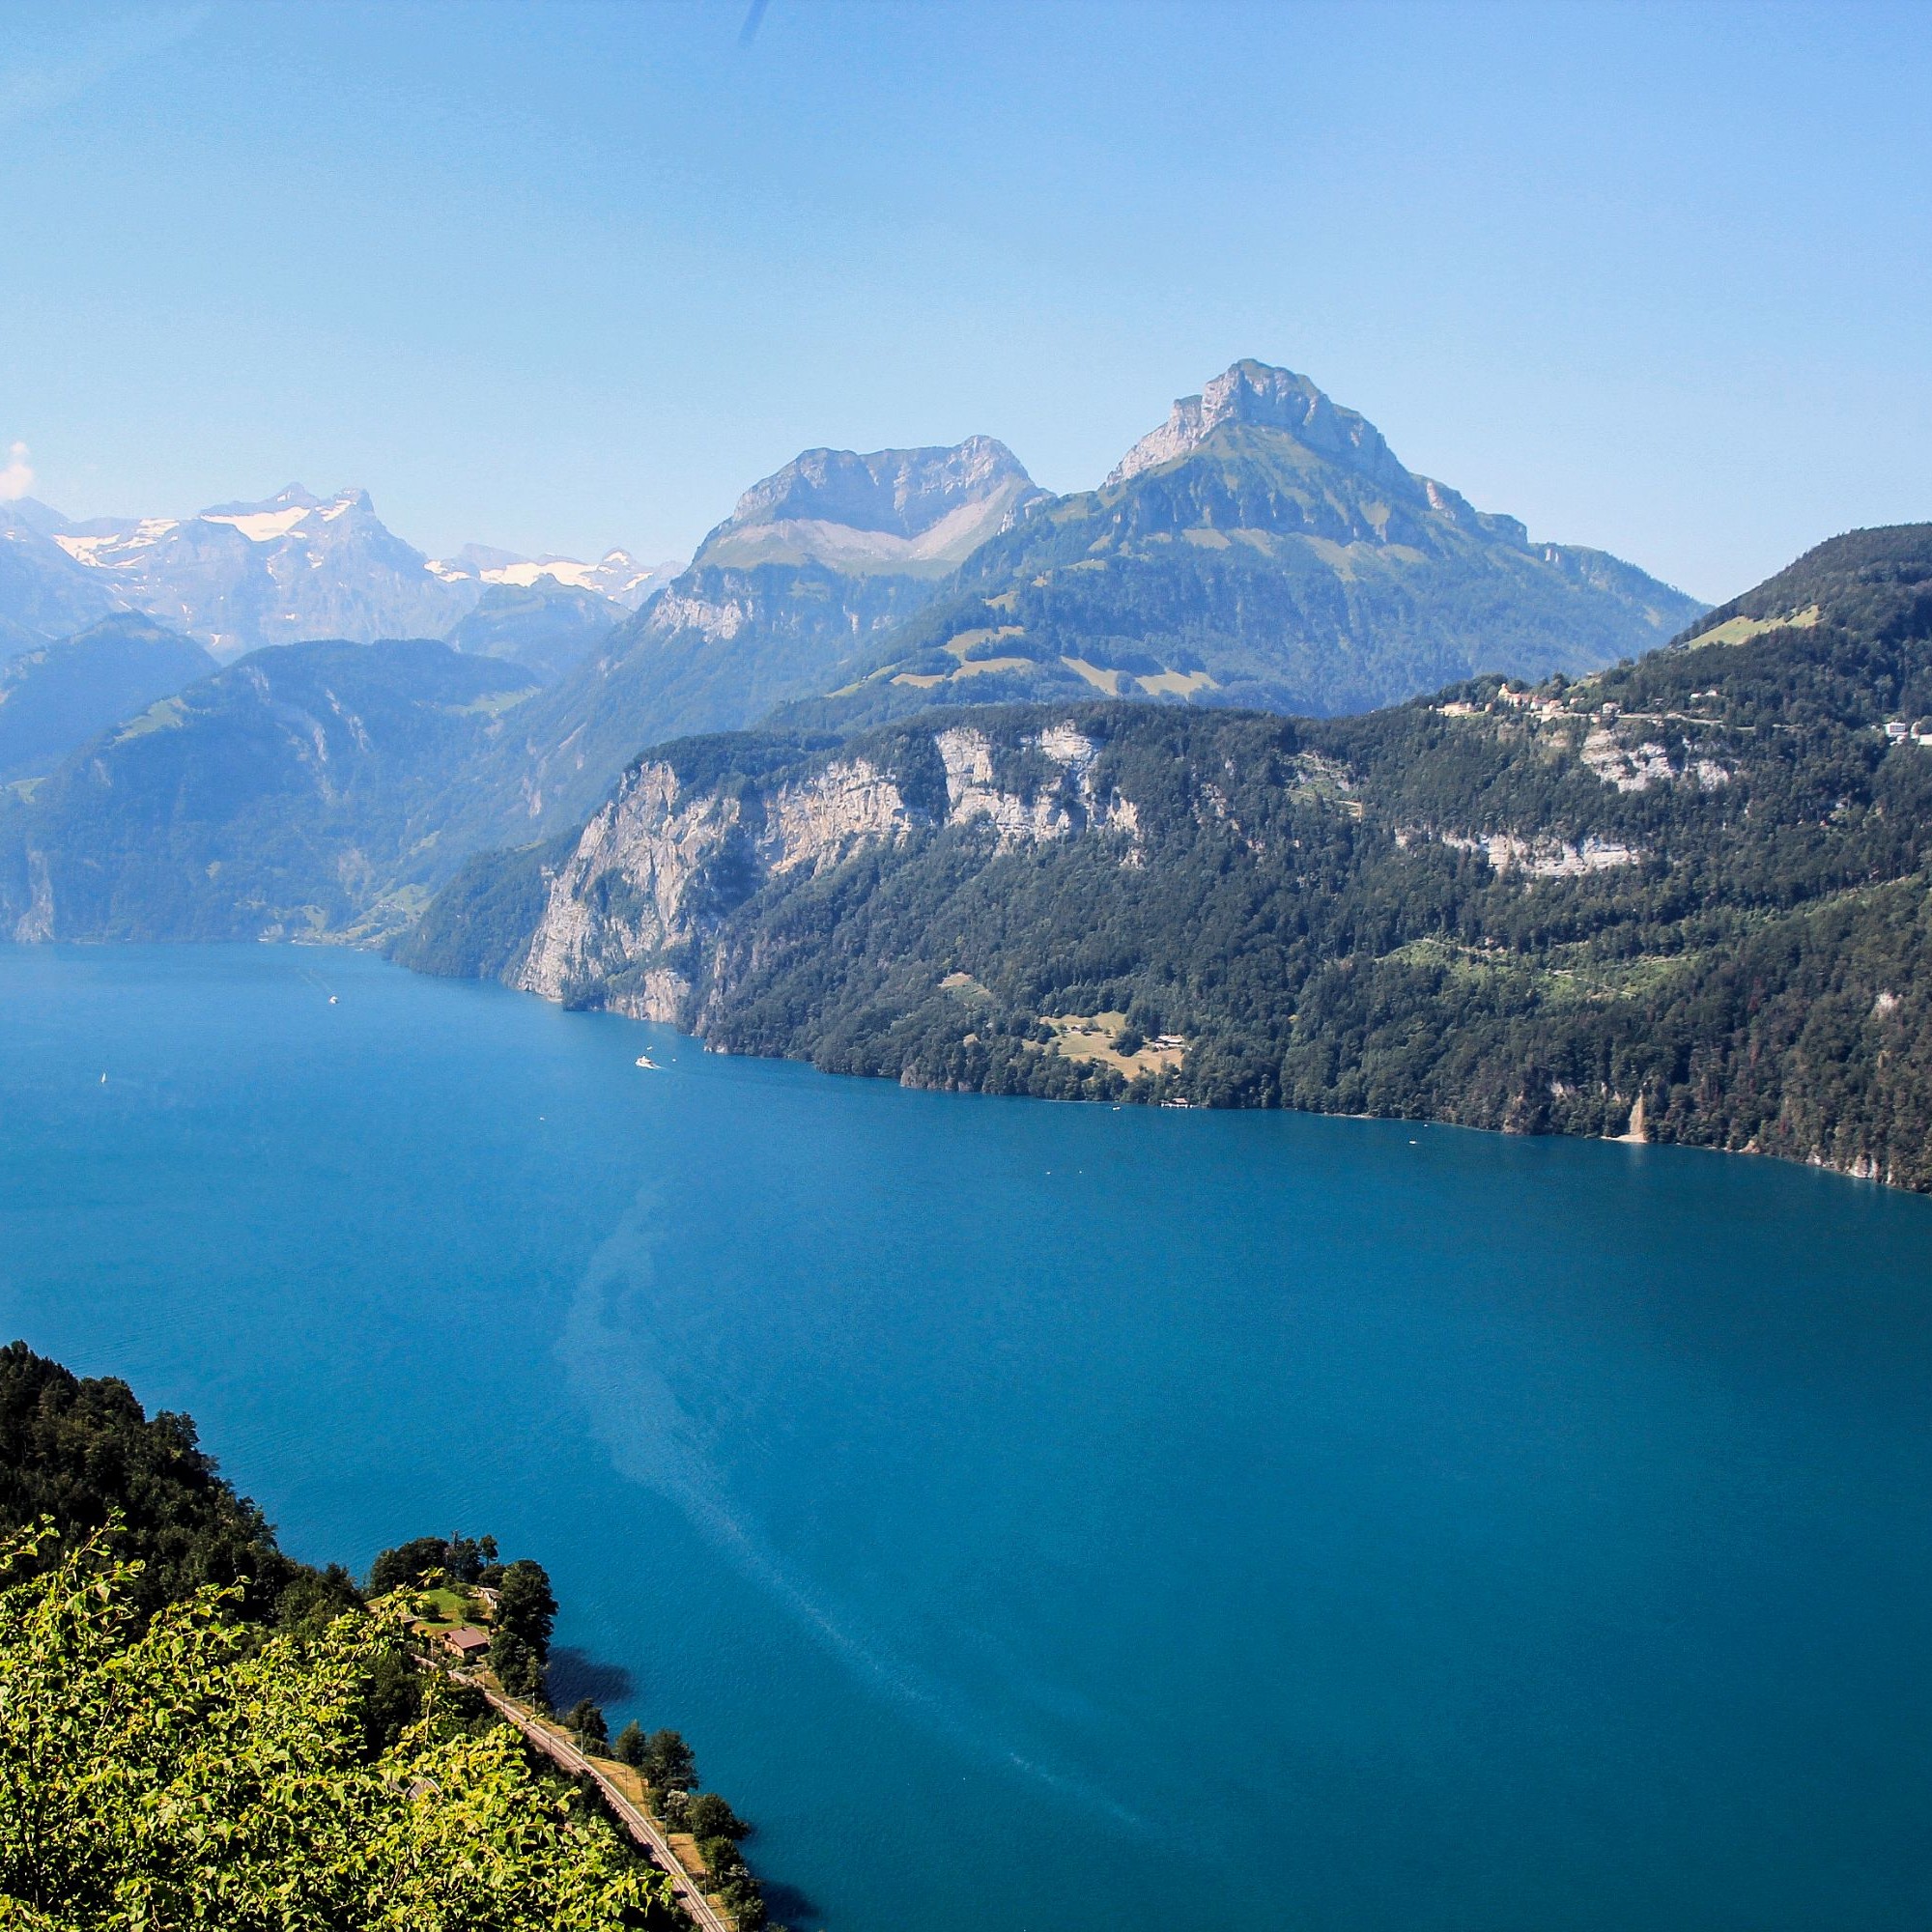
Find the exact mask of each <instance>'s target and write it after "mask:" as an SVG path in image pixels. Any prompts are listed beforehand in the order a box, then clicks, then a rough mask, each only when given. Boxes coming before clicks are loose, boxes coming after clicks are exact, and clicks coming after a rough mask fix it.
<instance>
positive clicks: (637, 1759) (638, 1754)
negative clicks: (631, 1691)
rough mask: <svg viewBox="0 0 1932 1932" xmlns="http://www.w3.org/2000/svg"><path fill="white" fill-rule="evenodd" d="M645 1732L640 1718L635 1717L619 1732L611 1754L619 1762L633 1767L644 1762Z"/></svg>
mask: <svg viewBox="0 0 1932 1932" xmlns="http://www.w3.org/2000/svg"><path fill="white" fill-rule="evenodd" d="M644 1744H645V1741H644V1733H643V1729H642V1727H641V1726H640V1725H639V1722H638V1720H637V1719H635V1718H633V1719H631V1721H630V1722H629V1723H628V1724H626V1725H625V1726H624V1728H623V1729H622V1730H621V1731H619V1732H618V1733H617V1742H616V1743H615V1744H614V1745H612V1746H611V1756H612V1757H614V1758H615V1759H616V1760H617V1762H618V1763H619V1764H628V1765H630V1766H631V1767H632V1768H633V1769H636V1768H637V1767H639V1766H640V1765H642V1763H643V1762H644Z"/></svg>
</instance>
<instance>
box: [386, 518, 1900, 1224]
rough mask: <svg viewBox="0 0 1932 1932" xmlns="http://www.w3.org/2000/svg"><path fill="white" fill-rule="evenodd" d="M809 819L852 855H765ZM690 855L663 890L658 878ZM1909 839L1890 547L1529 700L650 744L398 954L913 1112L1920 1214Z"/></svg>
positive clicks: (1477, 693) (442, 906)
mask: <svg viewBox="0 0 1932 1932" xmlns="http://www.w3.org/2000/svg"><path fill="white" fill-rule="evenodd" d="M962 731H964V732H966V734H967V735H966V736H964V737H962V736H961V735H960V733H961V732H962ZM880 780H885V781H890V785H891V787H892V790H891V798H892V800H893V801H894V803H893V804H892V806H891V807H890V809H888V808H887V807H886V806H885V805H883V804H882V803H881V801H882V799H883V798H884V797H885V794H884V792H883V791H882V789H881V786H880V784H879V782H878V781H880ZM834 798H840V799H844V800H847V801H848V802H849V803H848V805H847V806H846V807H845V808H843V809H846V810H861V808H863V810H866V811H869V812H871V813H872V814H873V817H872V819H871V820H869V821H867V823H865V824H860V823H858V821H856V820H855V821H854V824H853V826H852V827H850V828H848V836H841V837H839V838H834V839H831V840H830V841H829V842H828V841H823V840H822V841H821V843H820V844H819V845H818V846H817V847H815V848H813V847H809V846H805V845H799V844H797V843H796V842H795V839H794V833H793V831H791V830H788V829H787V828H788V827H793V826H795V824H796V823H797V822H798V817H799V810H800V809H801V808H802V804H803V802H805V801H808V800H810V801H813V802H815V803H814V806H813V809H814V810H818V809H820V808H821V807H822V806H824V804H825V802H826V801H827V800H830V799H834ZM882 813H883V814H884V815H883V816H881V815H880V814H882ZM700 825H702V826H708V827H710V828H711V830H710V831H709V832H707V833H706V834H705V837H706V838H709V840H710V842H709V844H708V845H703V844H701V843H700V844H699V845H696V846H694V845H687V846H685V847H682V848H680V849H682V850H684V851H685V852H686V855H687V858H691V855H692V854H694V853H695V854H696V858H691V864H690V866H689V867H688V876H686V877H684V878H683V880H682V883H681V884H679V885H677V887H676V890H675V891H672V890H671V888H670V887H669V886H668V885H667V883H666V880H667V877H668V874H667V873H666V872H665V871H664V870H663V868H662V867H661V866H660V865H659V864H658V861H659V859H660V858H661V857H662V854H663V851H664V850H666V849H668V848H667V847H664V846H663V845H662V844H661V842H658V843H654V841H661V839H662V838H664V837H668V836H669V835H670V833H671V832H673V831H676V832H677V833H678V834H679V835H680V836H682V835H684V834H691V833H695V832H696V830H697V829H698V828H699V827H700ZM868 827H869V829H868ZM1928 835H1932V526H1925V525H1916V526H1903V527H1899V528H1894V529H1886V530H1870V531H1859V532H1854V533H1853V534H1851V535H1849V536H1845V537H1841V538H1837V539H1834V540H1833V541H1832V542H1830V543H1827V544H1823V545H1821V546H1819V547H1818V548H1817V549H1816V550H1814V551H1812V552H1811V553H1809V554H1807V555H1805V556H1804V557H1803V558H1801V559H1800V560H1799V561H1798V562H1797V563H1795V564H1794V565H1792V566H1791V568H1790V569H1788V570H1786V571H1783V572H1780V573H1779V574H1778V575H1777V576H1776V577H1775V578H1773V579H1771V580H1770V581H1769V582H1766V583H1765V584H1763V585H1760V586H1759V587H1758V588H1757V589H1756V590H1754V591H1752V592H1750V593H1748V594H1747V596H1745V597H1743V598H1740V599H1738V600H1736V602H1735V603H1733V604H1731V605H1727V606H1725V607H1724V608H1723V609H1722V610H1720V611H1714V612H1712V613H1711V614H1710V615H1709V616H1708V617H1707V618H1705V619H1703V620H1702V621H1701V622H1700V623H1699V624H1698V625H1697V626H1696V627H1695V628H1694V629H1693V631H1692V632H1691V633H1690V634H1689V635H1687V636H1686V637H1685V638H1683V639H1680V640H1679V641H1677V642H1676V643H1675V644H1673V645H1672V646H1671V647H1670V648H1667V649H1663V650H1660V651H1657V652H1654V653H1652V654H1651V655H1649V656H1647V657H1645V658H1642V659H1640V660H1638V661H1636V662H1635V663H1631V664H1624V665H1620V666H1618V667H1616V668H1612V669H1608V670H1605V671H1602V672H1598V673H1596V674H1593V675H1591V676H1588V677H1584V678H1579V679H1571V678H1566V677H1563V676H1561V675H1559V676H1556V677H1553V678H1551V679H1549V680H1548V681H1547V682H1545V683H1544V684H1542V685H1540V686H1537V687H1535V688H1533V689H1531V688H1526V687H1523V686H1520V685H1515V684H1511V683H1509V682H1508V681H1506V680H1503V679H1499V678H1494V677H1488V678H1481V679H1477V680H1473V681H1470V682H1467V683H1465V684H1463V685H1460V686H1455V687H1452V688H1450V689H1448V690H1446V691H1444V692H1443V693H1441V694H1439V695H1438V696H1436V697H1435V698H1434V699H1429V700H1417V701H1413V702H1409V703H1406V704H1403V705H1400V706H1397V707H1395V708H1393V709H1390V710H1385V711H1380V712H1377V713H1373V714H1371V715H1369V716H1366V717H1359V718H1350V719H1334V720H1325V721H1315V720H1293V721H1291V720H1285V719H1281V718H1274V717H1264V716H1259V715H1255V714H1252V713H1236V712H1226V711H1208V710H1198V709H1190V710H1185V711H1182V710H1179V709H1172V708H1163V709H1153V708H1151V707H1146V706H1135V705H1120V704H1101V703H1093V704H1086V705H1079V706H1067V705H1054V706H1050V707H1032V708H1015V709H995V710H990V711H976V712H973V713H970V714H952V715H951V716H946V717H941V718H938V719H932V720H922V721H919V722H917V723H909V724H906V725H895V726H891V727H887V728H884V729H881V730H878V731H874V732H871V733H869V734H860V735H858V736H856V737H853V738H850V739H847V740H844V741H833V740H827V739H823V738H820V739H813V738H811V737H810V736H802V735H799V734H796V733H794V734H790V735H785V734H762V735H760V734H750V735H743V736H738V737H729V738H722V739H709V740H695V741H687V742H684V743H681V744H677V745H673V746H670V747H668V748H666V749H665V750H664V751H662V752H660V753H653V754H651V755H650V756H649V757H647V758H646V759H645V760H643V761H641V762H640V764H639V766H638V767H636V768H634V770H633V772H632V773H631V774H630V775H629V776H628V777H627V779H626V780H625V781H624V784H623V785H622V786H621V787H620V788H619V791H618V793H617V795H616V797H615V799H614V800H613V802H612V804H611V806H610V807H608V808H607V809H606V810H605V811H604V812H603V813H601V814H599V816H598V817H597V818H596V819H594V820H593V821H592V826H591V828H590V834H589V835H587V836H586V838H585V839H584V840H582V842H581V843H580V845H579V846H578V847H577V848H575V849H574V850H573V849H572V847H571V846H570V844H569V842H568V841H563V842H561V843H555V844H552V845H549V846H538V847H529V848H526V849H524V850H522V851H519V852H513V853H510V854H506V855H504V856H502V857H500V858H497V859H494V860H488V861H478V862H475V863H474V864H472V866H471V867H469V869H468V870H467V871H466V872H464V873H463V874H462V875H460V876H459V878H458V879H457V880H456V881H455V883H453V884H452V885H451V886H450V887H449V888H447V889H446V890H445V891H444V893H443V894H442V895H441V896H440V898H439V899H438V901H437V902H436V903H435V904H434V905H433V906H432V907H431V909H430V911H429V913H428V914H427V915H426V917H425V918H424V920H423V921H422V923H420V925H419V926H418V927H417V929H416V930H415V931H414V933H412V935H411V937H410V938H409V939H408V940H407V941H406V942H405V945H404V947H403V949H402V952H403V956H404V957H405V958H406V959H408V960H409V961H410V962H411V963H412V964H415V965H418V966H420V967H423V968H425V969H428V970H433V971H445V972H461V973H471V974H492V975H497V976H500V977H503V978H505V979H506V980H510V981H511V982H512V983H516V984H522V985H526V986H529V987H531V988H532V989H534V990H540V991H546V992H548V993H550V994H551V995H552V996H553V997H558V998H562V999H564V1000H565V1001H567V1002H573V1003H577V1004H584V1005H607V1006H611V1007H613V1008H616V1009H619V1010H626V1011H634V1012H645V1013H649V1014H651V1015H652V1016H655V1017H667V1018H674V1019H676V1020H677V1021H678V1022H679V1023H681V1024H683V1025H685V1026H687V1027H690V1028H693V1029H695V1030H696V1031H698V1032H700V1033H701V1034H702V1035H703V1037H705V1038H706V1039H707V1040H708V1041H710V1042H712V1043H714V1044H716V1045H718V1046H720V1047H724V1048H728V1049H729V1050H732V1051H736V1052H754V1053H769V1054H786V1055H794V1056H798V1057H802V1058H808V1059H810V1060H811V1061H813V1062H814V1063H815V1064H816V1065H820V1066H824V1067H827V1068H829V1069H833V1070H838V1071H846V1072H855V1073H867V1074H878V1075H885V1076H888V1077H892V1078H896V1079H899V1080H902V1081H905V1082H908V1083H911V1084H918V1085H932V1086H948V1087H955V1088H962V1089H973V1090H978V1091H981V1092H987V1093H1021V1094H1044V1095H1057V1096H1067V1097H1072V1096H1091V1097H1100V1096H1105V1095H1110V1094H1112V1095H1125V1096H1127V1097H1131V1098H1137V1099H1145V1100H1151V1101H1167V1102H1184V1103H1187V1104H1193V1105H1217V1106H1274V1105H1285V1106H1294V1107H1301V1108H1308V1109H1314V1110H1318V1111H1333V1112H1346V1113H1370V1114H1382V1115H1394V1116H1399V1117H1406V1118H1413V1119H1422V1118H1430V1119H1436V1120H1443V1121H1450V1122H1461V1123H1463V1124H1469V1125H1477V1126H1485V1127H1496V1128H1504V1129H1507V1130H1511V1131H1521V1132H1547V1131H1559V1132H1572V1133H1585V1134H1599V1135H1601V1134H1625V1133H1630V1134H1634V1135H1637V1136H1641V1137H1644V1138H1649V1139H1653V1140H1669V1141H1677V1142H1682V1143H1686V1144H1690V1145H1698V1146H1708V1147H1719V1148H1729V1149H1736V1150H1745V1151H1763V1152H1769V1153H1776V1154H1781V1155H1785V1156H1788V1157H1791V1158H1797V1159H1804V1160H1812V1161H1819V1162H1823V1163H1827V1164H1830V1165H1832V1166H1834V1167H1838V1168H1840V1169H1843V1170H1846V1171H1849V1172H1854V1173H1859V1174H1866V1175H1871V1176H1874V1177H1877V1178H1881V1179H1888V1180H1890V1181H1892V1182H1894V1183H1896V1184H1899V1185H1904V1186H1909V1187H1915V1188H1920V1189H1924V1188H1928V1187H1932V908H1929V906H1928V888H1932V872H1928V870H1927V858H1928V852H1927V840H1928ZM788 839H794V842H793V843H786V842H785V841H786V840H788ZM566 933H567V934H568V937H566ZM1075 1022H1079V1023H1080V1024H1075Z"/></svg>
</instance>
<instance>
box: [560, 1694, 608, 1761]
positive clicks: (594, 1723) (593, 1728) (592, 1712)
mask: <svg viewBox="0 0 1932 1932" xmlns="http://www.w3.org/2000/svg"><path fill="white" fill-rule="evenodd" d="M563 1727H564V1729H565V1730H567V1731H568V1732H569V1733H570V1734H571V1736H572V1737H574V1738H575V1739H576V1740H577V1742H578V1744H579V1745H580V1746H581V1747H582V1748H584V1749H586V1750H588V1749H590V1748H592V1747H595V1746H598V1745H603V1744H608V1743H609V1742H610V1739H611V1731H610V1727H609V1726H608V1725H607V1724H606V1723H605V1721H604V1713H603V1712H602V1711H600V1710H599V1709H598V1708H597V1706H596V1705H595V1704H594V1703H592V1702H591V1700H590V1699H589V1698H588V1697H580V1698H579V1699H578V1700H577V1702H576V1703H574V1704H573V1705H572V1706H571V1707H570V1709H569V1710H567V1711H566V1712H565V1713H564V1714H563Z"/></svg>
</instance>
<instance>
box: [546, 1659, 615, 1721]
mask: <svg viewBox="0 0 1932 1932" xmlns="http://www.w3.org/2000/svg"><path fill="white" fill-rule="evenodd" d="M637 1688H638V1686H637V1679H636V1678H634V1677H633V1676H632V1674H631V1673H630V1672H629V1671H628V1670H626V1669H625V1668H624V1666H623V1665H622V1664H621V1663H606V1662H604V1661H603V1660H602V1659H601V1658H595V1657H592V1656H591V1654H590V1653H589V1652H588V1651H587V1650H578V1649H575V1648H574V1647H572V1646H570V1645H567V1644H564V1645H559V1646H558V1647H557V1648H556V1649H555V1650H553V1651H552V1652H551V1654H550V1668H549V1670H547V1671H546V1672H545V1673H544V1695H545V1696H547V1697H548V1698H549V1699H550V1701H551V1703H552V1704H553V1705H554V1707H555V1708H556V1709H557V1710H559V1711H562V1710H568V1709H569V1707H570V1706H571V1705H572V1704H574V1703H576V1702H577V1700H578V1699H579V1698H580V1697H588V1698H589V1699H590V1700H591V1702H592V1703H594V1704H626V1703H629V1702H630V1700H631V1699H632V1697H634V1696H635V1695H636V1694H637Z"/></svg>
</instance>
